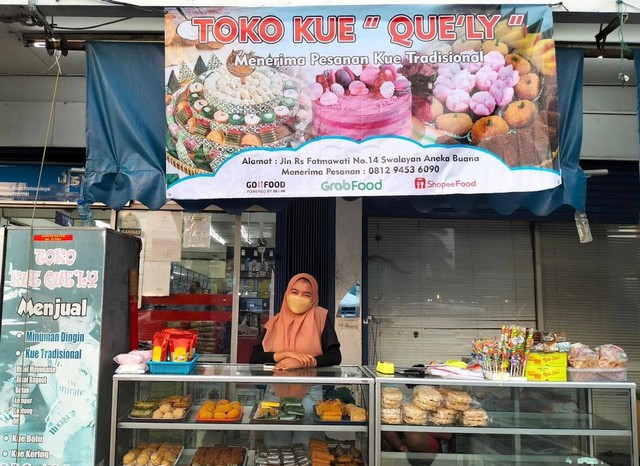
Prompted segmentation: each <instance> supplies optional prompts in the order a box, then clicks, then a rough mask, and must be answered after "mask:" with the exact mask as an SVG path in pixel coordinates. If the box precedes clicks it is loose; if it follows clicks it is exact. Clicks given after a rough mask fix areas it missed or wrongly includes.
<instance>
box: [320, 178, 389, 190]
mask: <svg viewBox="0 0 640 466" xmlns="http://www.w3.org/2000/svg"><path fill="white" fill-rule="evenodd" d="M320 189H322V190H323V191H382V180H378V181H356V180H351V181H347V180H342V181H323V182H322V183H321V184H320Z"/></svg>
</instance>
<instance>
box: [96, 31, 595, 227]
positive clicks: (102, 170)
mask: <svg viewBox="0 0 640 466" xmlns="http://www.w3.org/2000/svg"><path fill="white" fill-rule="evenodd" d="M86 50H87V164H86V172H87V175H86V179H85V185H84V197H85V198H86V199H87V200H89V201H98V202H103V203H105V204H106V205H108V206H110V207H112V208H114V209H120V208H122V207H123V206H124V205H125V204H126V203H127V202H129V201H131V200H137V201H140V202H141V203H143V204H144V205H146V206H147V207H149V208H150V209H158V208H160V207H162V206H163V205H164V204H165V202H166V200H167V199H166V182H165V179H166V177H165V168H166V167H165V119H164V115H165V108H164V104H163V102H164V100H163V95H164V84H163V76H164V73H163V69H164V63H163V62H164V48H163V45H162V44H139V43H115V42H91V43H87V44H86ZM583 58H584V50H582V49H558V50H557V62H558V108H559V112H560V128H559V129H560V155H559V157H560V168H561V170H562V181H563V184H562V185H561V186H558V187H557V188H554V189H550V190H545V191H539V192H529V193H506V194H480V195H449V196H407V197H402V198H397V197H394V198H388V197H384V198H382V197H381V198H368V202H373V203H378V202H379V203H383V204H384V203H388V202H397V201H398V200H399V199H401V200H405V201H406V202H408V203H410V204H411V205H412V206H413V207H414V208H415V209H417V210H418V211H420V212H427V211H429V210H431V209H433V208H436V207H442V206H447V207H453V208H455V209H456V210H458V211H459V212H470V211H471V210H473V209H476V208H491V209H494V210H495V211H497V212H499V213H500V214H503V215H506V214H509V213H511V212H513V211H515V210H517V209H520V208H525V209H528V210H530V211H531V212H533V213H534V214H536V215H541V216H543V215H548V214H549V213H551V212H553V211H554V210H555V209H557V208H558V207H560V206H561V205H570V206H572V207H573V208H575V209H576V210H580V211H584V205H585V195H586V180H585V176H584V173H583V172H582V170H581V168H580V166H579V163H578V161H579V157H580V145H581V141H582V70H583ZM289 201H290V200H289V199H255V200H254V199H231V200H230V199H225V200H220V199H218V200H216V199H209V200H198V201H187V202H184V207H185V208H186V209H188V210H192V211H193V210H203V209H204V208H206V207H207V206H209V205H212V204H213V205H216V206H218V207H221V208H223V209H225V210H226V211H228V212H230V213H236V212H241V211H242V210H245V209H247V208H249V207H251V206H253V205H259V206H262V207H264V208H266V209H268V210H280V209H281V208H282V207H284V206H285V205H286V204H287V203H288V202H289ZM181 204H182V202H181Z"/></svg>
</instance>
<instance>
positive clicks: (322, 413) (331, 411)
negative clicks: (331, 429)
mask: <svg viewBox="0 0 640 466" xmlns="http://www.w3.org/2000/svg"><path fill="white" fill-rule="evenodd" d="M313 419H314V421H315V422H316V423H318V424H330V425H338V424H347V425H366V424H367V411H366V410H365V409H364V408H362V407H360V406H356V405H355V404H352V403H343V402H342V401H340V400H326V401H321V402H319V403H317V404H316V405H315V406H314V408H313Z"/></svg>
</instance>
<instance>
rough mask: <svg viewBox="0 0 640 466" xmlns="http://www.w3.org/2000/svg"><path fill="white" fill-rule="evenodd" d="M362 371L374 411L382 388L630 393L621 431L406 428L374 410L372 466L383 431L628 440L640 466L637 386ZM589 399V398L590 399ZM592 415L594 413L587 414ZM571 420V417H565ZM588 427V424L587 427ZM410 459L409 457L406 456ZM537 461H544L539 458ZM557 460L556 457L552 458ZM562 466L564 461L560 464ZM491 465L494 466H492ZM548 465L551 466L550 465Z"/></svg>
mask: <svg viewBox="0 0 640 466" xmlns="http://www.w3.org/2000/svg"><path fill="white" fill-rule="evenodd" d="M365 369H366V370H367V371H368V372H369V374H371V376H372V377H374V378H375V400H378V401H377V402H376V407H377V406H378V405H379V400H380V399H381V389H382V387H383V386H384V385H391V384H393V385H405V384H410V385H439V386H442V385H445V386H446V385H448V386H466V387H469V386H474V387H512V388H524V387H527V388H536V387H537V388H556V389H563V388H565V389H576V388H584V389H588V390H589V395H590V394H591V390H592V389H600V390H602V389H622V390H628V392H629V401H630V405H629V406H630V408H631V413H630V425H629V426H621V428H620V429H594V428H585V429H554V428H552V429H541V428H495V427H440V426H409V425H393V426H390V425H382V423H381V421H380V415H379V413H378V412H377V411H378V410H377V408H376V410H374V412H373V413H371V417H373V418H375V423H374V427H373V429H374V430H373V432H374V444H375V446H374V451H375V455H374V456H373V457H372V458H373V463H372V464H374V465H376V466H381V465H382V464H383V463H382V432H383V431H396V432H443V433H445V432H446V433H453V434H456V433H467V434H470V433H474V434H502V435H513V436H523V435H547V436H549V435H557V436H563V437H568V436H584V437H586V438H588V439H589V440H591V439H593V438H594V437H630V444H631V449H632V451H631V455H630V456H631V464H632V465H633V466H639V465H640V463H639V460H638V454H639V452H638V436H637V419H636V417H637V416H636V414H637V412H636V396H635V394H636V384H635V383H627V382H611V383H605V382H591V383H586V382H498V381H489V380H460V379H458V380H455V379H452V380H445V379H435V378H424V379H421V378H413V377H402V376H387V375H381V374H379V373H377V372H376V371H375V369H374V368H371V367H365ZM589 398H590V396H589ZM590 414H591V415H594V414H595V413H592V412H590ZM568 416H570V415H568ZM590 425H591V424H590ZM400 455H402V456H403V457H406V455H405V454H404V453H402V454H400ZM394 456H398V454H393V453H385V457H386V458H389V459H391V458H393V457H394ZM409 456H412V455H411V454H409ZM413 456H416V457H420V458H422V459H425V458H431V459H434V458H436V456H437V455H435V454H434V455H424V454H423V455H422V456H420V455H413ZM450 456H451V458H450V459H451V460H452V461H453V460H459V461H461V463H456V464H472V463H469V462H468V461H473V456H474V455H469V454H457V455H456V454H452V455H450ZM486 459H490V460H491V461H495V462H498V463H501V462H504V464H510V465H514V464H522V465H525V464H527V463H526V459H522V458H520V455H519V454H518V452H513V455H508V457H506V456H505V457H500V456H497V455H495V457H493V456H492V458H486ZM540 459H543V458H542V457H540ZM549 460H550V461H554V459H553V457H551V456H550V457H549ZM555 460H557V457H556V458H555ZM563 462H564V461H563ZM492 464H493V463H492ZM550 464H551V463H550Z"/></svg>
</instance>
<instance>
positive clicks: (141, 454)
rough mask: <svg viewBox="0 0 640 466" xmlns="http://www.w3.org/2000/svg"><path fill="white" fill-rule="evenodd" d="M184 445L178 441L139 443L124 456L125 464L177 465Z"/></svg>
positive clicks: (129, 465)
mask: <svg viewBox="0 0 640 466" xmlns="http://www.w3.org/2000/svg"><path fill="white" fill-rule="evenodd" d="M183 451H184V447H183V446H182V445H180V444H177V443H156V442H151V443H146V442H144V443H139V444H138V445H137V446H136V447H135V448H132V449H131V450H129V451H128V452H127V453H126V454H125V455H124V456H123V457H122V464H123V466H155V465H163V464H167V465H176V464H177V463H178V461H180V456H182V452H183Z"/></svg>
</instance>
